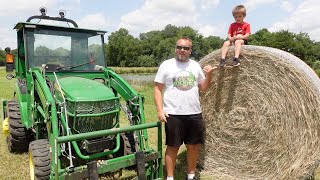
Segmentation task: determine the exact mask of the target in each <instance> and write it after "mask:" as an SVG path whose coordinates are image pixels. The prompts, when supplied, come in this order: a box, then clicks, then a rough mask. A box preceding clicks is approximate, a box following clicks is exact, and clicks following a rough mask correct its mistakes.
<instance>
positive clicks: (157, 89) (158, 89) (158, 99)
mask: <svg viewBox="0 0 320 180" xmlns="http://www.w3.org/2000/svg"><path fill="white" fill-rule="evenodd" d="M163 87H164V84H161V83H157V82H155V83H154V102H155V103H156V108H157V112H158V119H159V121H161V122H167V120H166V117H168V115H167V114H166V113H165V112H164V111H163V104H162V90H163Z"/></svg>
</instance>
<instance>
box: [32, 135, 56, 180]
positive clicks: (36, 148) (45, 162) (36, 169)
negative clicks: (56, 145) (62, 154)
mask: <svg viewBox="0 0 320 180" xmlns="http://www.w3.org/2000/svg"><path fill="white" fill-rule="evenodd" d="M50 165H51V153H50V145H49V141H48V140H47V139H38V140H35V141H32V142H31V143H30V144H29V166H30V176H31V179H32V180H33V179H49V178H50V168H51V166H50Z"/></svg>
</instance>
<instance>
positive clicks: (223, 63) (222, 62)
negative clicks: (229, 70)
mask: <svg viewBox="0 0 320 180" xmlns="http://www.w3.org/2000/svg"><path fill="white" fill-rule="evenodd" d="M225 65H226V60H225V59H220V64H219V67H224V66H225Z"/></svg>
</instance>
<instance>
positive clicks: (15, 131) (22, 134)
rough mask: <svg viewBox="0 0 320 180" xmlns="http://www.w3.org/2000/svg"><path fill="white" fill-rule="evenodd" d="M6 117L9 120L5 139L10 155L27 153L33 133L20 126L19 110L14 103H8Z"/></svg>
mask: <svg viewBox="0 0 320 180" xmlns="http://www.w3.org/2000/svg"><path fill="white" fill-rule="evenodd" d="M7 116H8V119H9V135H8V137H7V145H8V149H9V151H10V152H12V153H23V152H27V151H28V147H29V143H30V142H31V141H32V140H33V133H32V132H31V131H30V130H28V129H27V128H25V127H24V126H23V125H22V122H21V116H20V108H19V105H18V103H17V102H16V101H8V104H7Z"/></svg>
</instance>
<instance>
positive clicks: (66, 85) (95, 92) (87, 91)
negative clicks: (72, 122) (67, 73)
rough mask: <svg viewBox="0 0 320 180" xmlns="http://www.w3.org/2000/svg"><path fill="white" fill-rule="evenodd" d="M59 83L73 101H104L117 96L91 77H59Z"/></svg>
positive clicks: (67, 96)
mask: <svg viewBox="0 0 320 180" xmlns="http://www.w3.org/2000/svg"><path fill="white" fill-rule="evenodd" d="M59 83H60V86H61V89H62V91H63V93H64V95H65V97H66V98H69V99H71V100H73V101H104V100H108V99H110V98H113V97H115V95H114V93H113V92H112V90H111V89H110V88H108V87H106V86H105V85H104V84H102V83H100V82H97V81H94V80H91V79H86V78H82V77H64V78H61V79H59ZM55 89H57V84H56V85H55Z"/></svg>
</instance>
